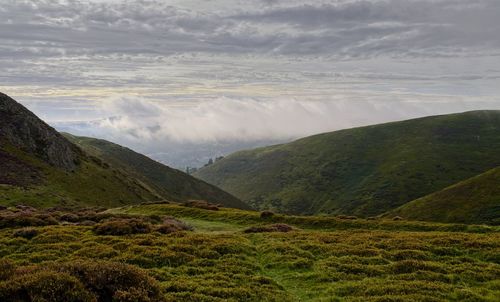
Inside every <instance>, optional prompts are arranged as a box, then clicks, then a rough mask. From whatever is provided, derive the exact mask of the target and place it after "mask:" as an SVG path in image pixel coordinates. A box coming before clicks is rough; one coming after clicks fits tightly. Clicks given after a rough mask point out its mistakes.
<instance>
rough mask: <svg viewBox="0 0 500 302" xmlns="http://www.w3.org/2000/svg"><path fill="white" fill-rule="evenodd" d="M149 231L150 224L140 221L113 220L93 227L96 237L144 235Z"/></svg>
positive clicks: (133, 219)
mask: <svg viewBox="0 0 500 302" xmlns="http://www.w3.org/2000/svg"><path fill="white" fill-rule="evenodd" d="M151 229H152V226H151V224H150V223H147V222H144V221H142V220H140V219H135V218H131V219H113V220H109V221H105V222H101V223H99V224H97V225H95V226H94V233H96V234H97V235H128V234H145V233H150V232H151Z"/></svg>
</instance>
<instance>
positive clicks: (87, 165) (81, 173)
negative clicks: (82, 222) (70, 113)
mask: <svg viewBox="0 0 500 302" xmlns="http://www.w3.org/2000/svg"><path fill="white" fill-rule="evenodd" d="M158 198H159V195H158V194H157V193H156V192H155V191H154V190H152V189H151V188H148V187H147V185H145V184H144V183H141V182H140V181H139V180H138V179H136V178H133V177H131V176H129V175H127V174H126V173H123V172H122V171H119V170H117V169H113V168H112V167H110V166H109V165H108V164H106V163H104V162H103V161H102V160H100V159H98V158H96V157H93V156H89V155H88V154H86V153H85V152H83V151H82V150H81V149H80V148H78V147H77V146H76V145H74V144H72V143H71V142H69V141H68V140H67V139H66V138H64V137H63V136H62V135H61V134H59V133H58V132H57V131H55V130H54V129H53V128H52V127H50V126H49V125H47V124H46V123H44V122H43V121H42V120H40V119H39V118H38V117H37V116H36V115H34V114H33V113H32V112H30V111H29V110H27V109H26V108H24V107H23V106H22V105H20V104H19V103H17V102H16V101H14V100H13V99H11V98H10V97H8V96H7V95H5V94H0V204H3V205H15V204H19V203H22V204H30V205H35V206H52V205H56V204H59V205H72V204H85V205H99V206H105V207H109V206H116V205H122V204H129V203H137V202H141V201H146V200H152V199H158Z"/></svg>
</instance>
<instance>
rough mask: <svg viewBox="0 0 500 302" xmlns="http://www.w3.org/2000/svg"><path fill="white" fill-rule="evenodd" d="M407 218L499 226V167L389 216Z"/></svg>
mask: <svg viewBox="0 0 500 302" xmlns="http://www.w3.org/2000/svg"><path fill="white" fill-rule="evenodd" d="M391 215H392V216H393V215H401V216H403V217H406V218H408V219H414V220H426V221H444V222H461V223H476V224H479V223H487V224H491V225H500V168H495V169H492V170H490V171H487V172H485V173H483V174H480V175H478V176H475V177H473V178H470V179H467V180H465V181H462V182H459V183H458V184H456V185H453V186H451V187H448V188H446V189H444V190H442V191H439V192H436V193H433V194H430V195H428V196H425V197H423V198H420V199H417V200H414V201H412V202H409V203H407V204H405V205H403V206H402V207H400V208H398V209H396V210H394V211H391V212H390V213H389V215H388V216H391Z"/></svg>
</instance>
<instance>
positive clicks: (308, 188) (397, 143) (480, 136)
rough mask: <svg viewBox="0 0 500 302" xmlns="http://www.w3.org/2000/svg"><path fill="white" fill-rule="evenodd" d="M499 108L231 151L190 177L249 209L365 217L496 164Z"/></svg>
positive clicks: (499, 138)
mask: <svg viewBox="0 0 500 302" xmlns="http://www.w3.org/2000/svg"><path fill="white" fill-rule="evenodd" d="M499 133H500V112H499V111H474V112H466V113H461V114H450V115H442V116H432V117H426V118H419V119H413V120H408V121H402V122H393V123H387V124H380V125H374V126H368V127H360V128H354V129H346V130H341V131H335V132H330V133H324V134H319V135H315V136H311V137H307V138H303V139H300V140H297V141H294V142H291V143H288V144H283V145H276V146H270V147H266V148H259V149H254V150H249V151H242V152H237V153H234V154H232V155H230V156H227V157H225V158H224V159H223V160H220V161H218V162H216V163H214V164H213V165H210V166H208V167H206V168H203V169H201V170H199V171H198V172H197V173H196V174H195V176H197V177H199V178H200V179H203V180H205V181H207V182H210V183H212V184H214V185H216V186H219V187H220V188H222V189H224V190H226V191H228V192H229V193H232V194H234V195H235V196H237V197H239V198H241V199H242V200H243V201H246V202H248V203H249V204H251V205H253V206H255V207H256V208H261V209H262V208H272V209H277V210H280V211H283V212H289V213H305V214H312V213H330V214H354V215H360V216H372V215H378V214H381V213H384V212H386V211H388V210H391V209H394V208H397V207H399V206H401V205H403V204H405V203H407V202H409V201H412V200H415V199H417V198H420V197H423V196H425V195H428V194H430V193H433V192H436V191H439V190H442V189H444V188H446V187H448V186H450V185H452V184H455V183H457V182H459V181H462V180H465V179H467V178H470V177H473V176H475V175H477V174H480V173H483V172H485V171H487V170H489V169H492V168H494V167H496V166H499V165H500V157H499V155H498V150H500V135H499Z"/></svg>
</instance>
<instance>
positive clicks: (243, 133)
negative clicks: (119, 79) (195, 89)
mask: <svg viewBox="0 0 500 302" xmlns="http://www.w3.org/2000/svg"><path fill="white" fill-rule="evenodd" d="M478 102H479V103H474V101H473V100H472V102H471V100H468V102H464V99H461V98H459V99H457V98H456V97H441V100H440V101H437V100H436V99H435V98H432V97H430V96H425V95H420V96H418V95H400V96H399V97H397V98H395V97H394V96H392V97H391V96H386V95H383V94H374V95H371V96H370V98H367V97H366V95H363V96H360V95H358V96H355V95H351V96H347V95H339V96H336V97H334V98H333V100H315V101H313V100H309V101H300V100H295V99H272V100H258V99H249V98H245V99H230V98H218V99H214V100H209V101H204V102H199V103H197V104H191V105H177V106H172V105H169V104H168V103H161V102H154V101H150V100H145V99H140V98H130V97H120V98H112V99H108V100H106V101H105V102H103V104H104V105H103V106H102V113H103V114H104V115H108V116H112V117H110V118H106V119H104V120H102V121H100V122H99V123H98V125H99V126H98V127H99V128H101V130H102V131H103V132H111V133H115V134H118V136H127V137H128V139H130V140H136V141H138V142H141V143H144V144H158V142H161V141H175V142H190V143H203V142H217V141H257V140H272V139H278V140H286V139H291V138H298V137H303V136H308V135H311V134H315V133H320V132H326V131H332V130H338V129H342V128H348V127H354V126H360V125H368V124H373V123H379V122H384V121H394V120H401V119H407V118H412V117H419V116H425V115H428V114H438V113H448V112H450V110H451V111H455V112H460V111H466V110H470V109H471V108H481V107H482V108H491V107H492V106H495V104H496V107H497V109H500V103H495V102H494V101H490V102H485V101H481V100H480V101H478Z"/></svg>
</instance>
